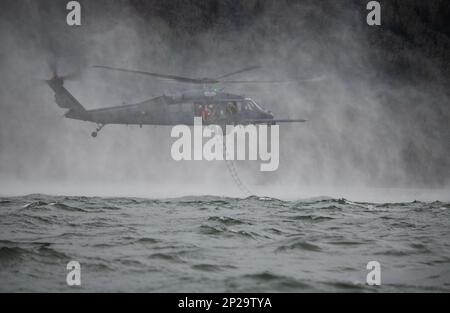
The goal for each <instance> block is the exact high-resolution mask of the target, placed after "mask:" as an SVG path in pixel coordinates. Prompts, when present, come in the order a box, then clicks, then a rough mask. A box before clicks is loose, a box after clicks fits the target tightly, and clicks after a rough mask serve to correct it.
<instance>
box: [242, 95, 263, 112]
mask: <svg viewBox="0 0 450 313" xmlns="http://www.w3.org/2000/svg"><path fill="white" fill-rule="evenodd" d="M244 107H245V108H246V109H248V110H250V111H264V110H263V109H262V108H261V107H260V106H259V105H258V104H257V103H256V102H255V101H253V100H252V99H250V98H247V99H245V101H244Z"/></svg>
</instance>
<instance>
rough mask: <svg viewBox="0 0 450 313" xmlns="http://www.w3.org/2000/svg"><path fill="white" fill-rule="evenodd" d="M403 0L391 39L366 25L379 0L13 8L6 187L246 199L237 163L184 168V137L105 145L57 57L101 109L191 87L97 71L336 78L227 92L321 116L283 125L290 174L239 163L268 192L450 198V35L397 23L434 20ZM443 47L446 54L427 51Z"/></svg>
mask: <svg viewBox="0 0 450 313" xmlns="http://www.w3.org/2000/svg"><path fill="white" fill-rule="evenodd" d="M394 2H395V1H391V2H387V1H386V2H383V1H381V3H382V7H383V15H382V19H383V20H382V23H383V25H382V26H380V27H378V28H377V27H369V26H368V25H367V24H366V22H365V19H366V14H367V10H366V9H365V2H364V1H362V2H361V1H324V2H320V3H317V2H315V1H299V2H293V1H245V2H239V3H235V2H234V1H223V2H216V1H194V2H192V3H190V4H187V3H185V2H184V1H164V3H159V2H156V1H155V2H153V1H146V2H143V1H114V2H113V1H106V0H102V1H95V2H94V1H80V3H81V5H82V26H79V27H69V26H67V24H66V14H67V11H66V9H65V5H66V3H67V2H66V1H42V0H41V1H24V0H21V1H2V4H1V6H2V9H1V13H0V17H1V19H0V40H1V43H2V44H1V45H0V56H1V57H0V73H1V75H0V192H1V193H4V194H27V193H50V194H80V195H108V196H119V195H120V196H144V197H160V196H164V197H174V196H180V195H189V194H218V195H230V196H242V194H241V193H240V190H239V189H238V188H237V187H236V186H235V184H234V182H233V180H232V179H231V177H230V175H229V173H228V171H227V168H226V166H225V164H223V162H220V161H213V162H207V161H185V162H176V161H174V160H172V158H171V156H170V147H171V144H172V142H173V141H174V139H173V138H171V137H170V129H171V128H170V127H160V126H143V127H142V128H139V127H137V126H128V127H127V126H124V125H107V126H106V127H105V128H104V129H103V130H102V131H101V133H100V134H99V137H97V138H95V139H94V138H91V137H90V133H91V132H92V131H93V130H94V129H95V124H92V123H87V122H80V121H76V120H70V119H65V118H64V117H63V114H64V113H65V112H64V110H63V109H61V108H59V107H58V106H57V105H56V103H55V102H54V95H53V92H52V91H51V90H50V88H48V86H47V85H46V84H45V83H44V82H43V80H45V79H49V78H50V77H51V71H50V69H49V67H48V63H49V60H55V61H56V62H57V63H58V67H59V71H60V72H61V73H62V74H64V73H69V72H73V71H80V72H81V74H80V77H79V79H77V80H75V81H67V82H65V87H66V88H67V89H68V90H69V91H70V92H71V93H72V94H73V95H74V96H75V97H76V98H77V99H78V100H79V101H80V103H82V104H83V105H84V106H85V107H86V108H87V109H92V108H101V107H108V106H114V105H120V104H123V103H126V104H128V103H136V102H139V101H143V100H146V99H148V98H151V97H155V96H158V95H162V94H163V93H171V92H176V91H180V90H185V89H190V88H191V87H190V86H188V85H183V84H177V83H167V82H162V81H158V80H156V79H151V78H148V77H142V76H139V75H132V74H126V73H110V72H107V71H102V70H99V69H92V68H89V67H90V66H91V65H94V64H99V65H108V66H118V67H125V68H130V69H138V70H143V71H152V72H160V73H167V74H174V75H186V76H190V77H211V76H212V77H214V76H216V75H217V76H218V75H221V74H225V73H227V72H231V71H233V70H235V69H239V68H242V67H246V66H250V65H261V66H263V68H262V69H260V70H256V71H253V72H249V73H246V74H243V75H242V78H243V79H260V80H268V79H297V78H305V79H308V78H314V77H324V79H322V80H319V81H314V82H305V83H292V84H276V85H270V86H262V85H260V86H252V85H242V86H241V85H239V86H231V87H227V88H226V90H227V91H229V92H233V93H238V94H243V95H246V96H248V97H251V98H253V99H254V100H255V101H256V102H258V103H259V104H261V105H262V106H264V107H265V108H267V109H270V110H271V111H272V112H273V113H274V115H275V117H276V118H305V119H307V120H308V122H306V123H302V124H292V125H281V126H280V165H279V168H278V170H277V171H275V172H273V173H269V172H260V171H259V170H258V167H259V162H249V161H247V162H245V161H238V162H236V168H237V169H238V170H239V173H240V178H241V179H242V181H244V182H245V184H246V185H247V186H248V188H249V189H250V190H251V191H252V192H254V193H255V194H258V195H267V196H273V197H280V198H300V197H312V196H320V195H325V196H336V197H343V196H345V197H351V198H352V199H359V200H366V201H369V200H371V201H374V200H380V201H383V200H385V199H388V200H398V199H402V200H404V199H409V200H414V199H416V198H421V199H426V200H445V199H448V198H449V194H450V193H449V192H448V191H449V186H450V175H449V173H450V171H449V169H450V161H449V157H448V156H449V155H450V141H449V138H450V131H449V117H450V112H449V111H450V109H449V93H448V90H449V88H448V69H449V63H448V60H446V59H445V54H446V53H445V52H446V51H447V53H448V50H447V48H448V47H449V46H450V44H449V37H448V33H447V35H445V34H444V33H442V36H441V35H435V33H431V34H430V35H427V34H428V32H427V31H428V30H430V29H433V28H432V26H433V25H429V24H426V23H425V22H423V23H419V22H417V23H415V24H414V25H416V26H414V28H413V30H411V29H410V30H409V31H410V32H413V33H414V32H417V34H418V36H419V37H418V38H419V39H418V40H417V42H412V41H411V40H409V39H408V32H405V31H399V30H398V28H396V27H395V26H396V25H403V26H404V27H406V28H407V27H408V24H407V23H406V22H405V20H402V19H401V18H400V20H397V19H396V18H398V16H401V17H402V16H403V18H404V19H406V21H407V19H415V18H419V17H417V16H414V15H412V16H410V15H407V14H404V15H402V14H403V13H408V12H410V11H409V9H406V8H402V7H401V6H400V7H396V6H392V3H394ZM437 2H439V1H437ZM388 9H391V10H392V11H388ZM427 10H429V11H430V12H432V13H433V12H434V13H436V12H438V11H439V10H438V8H435V7H433V5H430V7H429V8H427ZM432 10H434V11H432ZM392 12H394V13H392ZM396 14H397V15H396ZM384 18H385V19H384ZM384 21H386V22H384ZM393 21H394V22H393ZM395 21H396V22H395ZM384 23H385V24H384ZM405 23H406V26H405ZM424 29H425V30H427V31H425V30H424ZM436 33H437V32H436ZM427 36H430V38H431V39H429V38H428V37H427ZM433 36H437V37H433ZM420 38H421V39H420ZM429 40H432V41H433V42H435V46H434V47H429V50H430V51H428V50H423V49H422V48H423V46H425V44H423V45H421V44H420V41H423V42H428V41H429ZM429 55H432V56H433V57H428V56H429ZM368 190H369V191H368Z"/></svg>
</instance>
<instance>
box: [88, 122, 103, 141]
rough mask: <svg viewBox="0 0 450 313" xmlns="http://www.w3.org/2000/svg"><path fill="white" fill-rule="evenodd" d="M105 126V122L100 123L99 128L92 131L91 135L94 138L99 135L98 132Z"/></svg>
mask: <svg viewBox="0 0 450 313" xmlns="http://www.w3.org/2000/svg"><path fill="white" fill-rule="evenodd" d="M103 127H105V124H98V127H97V129H96V130H95V131H93V132H92V133H91V136H92V137H93V138H95V137H97V135H98V133H99V132H100V131H101V130H102V128H103Z"/></svg>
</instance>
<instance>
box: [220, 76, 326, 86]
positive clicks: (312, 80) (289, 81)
mask: <svg viewBox="0 0 450 313" xmlns="http://www.w3.org/2000/svg"><path fill="white" fill-rule="evenodd" d="M323 79H325V76H320V77H315V78H309V79H292V80H221V81H219V84H286V83H302V82H316V81H321V80H323Z"/></svg>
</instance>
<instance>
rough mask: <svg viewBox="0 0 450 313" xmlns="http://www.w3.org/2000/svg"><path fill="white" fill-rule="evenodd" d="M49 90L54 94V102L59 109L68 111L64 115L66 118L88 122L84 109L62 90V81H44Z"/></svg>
mask: <svg viewBox="0 0 450 313" xmlns="http://www.w3.org/2000/svg"><path fill="white" fill-rule="evenodd" d="M46 82H47V84H48V85H49V86H50V88H51V89H52V90H53V91H54V92H55V102H56V104H57V105H58V106H59V107H60V108H65V109H69V111H68V112H67V113H66V114H65V116H66V117H68V118H74V119H80V120H88V115H89V114H88V112H87V111H86V109H85V108H84V107H83V106H82V105H81V103H80V102H78V100H77V99H75V97H74V96H73V95H72V94H71V93H70V92H69V91H68V90H67V89H66V88H64V86H63V85H64V81H63V79H62V78H60V77H57V76H55V77H53V78H52V79H50V80H47V81H46Z"/></svg>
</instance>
